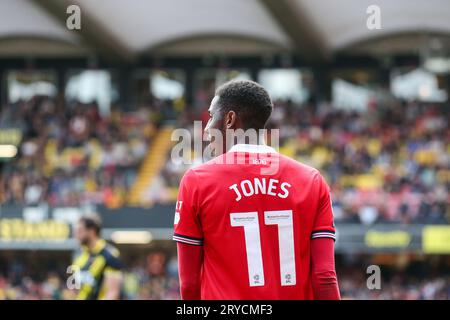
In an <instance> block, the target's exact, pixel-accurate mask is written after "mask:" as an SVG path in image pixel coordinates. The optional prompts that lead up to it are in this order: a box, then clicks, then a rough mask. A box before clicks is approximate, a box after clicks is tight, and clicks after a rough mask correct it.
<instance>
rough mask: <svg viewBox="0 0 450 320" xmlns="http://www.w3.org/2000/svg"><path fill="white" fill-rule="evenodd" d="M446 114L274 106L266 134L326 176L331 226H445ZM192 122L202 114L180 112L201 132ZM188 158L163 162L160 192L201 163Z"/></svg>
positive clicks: (449, 154) (437, 108)
mask: <svg viewBox="0 0 450 320" xmlns="http://www.w3.org/2000/svg"><path fill="white" fill-rule="evenodd" d="M449 114H450V113H449V108H448V105H441V104H439V105H433V104H424V103H417V102H409V103H407V102H402V101H398V100H394V101H391V102H390V103H383V104H380V105H378V104H376V103H372V104H371V105H370V106H369V108H368V110H367V111H366V112H354V111H349V110H342V109H337V108H334V107H333V106H331V105H328V104H319V105H316V104H305V105H296V104H293V103H289V102H281V101H278V102H276V103H275V108H274V111H273V114H272V116H271V118H270V120H269V123H268V129H274V128H279V129H280V131H279V136H280V141H279V146H280V148H279V151H280V152H281V153H283V154H285V155H288V156H290V157H292V158H295V159H297V160H298V161H300V162H302V163H305V164H308V165H311V166H313V167H315V168H317V169H319V170H320V171H321V173H322V174H323V175H324V176H325V178H326V180H327V181H328V183H329V185H330V187H331V195H332V200H333V210H334V215H335V219H336V220H337V221H344V222H354V223H363V224H373V223H376V222H385V223H386V222H397V223H436V224H439V223H449V221H450V206H449V205H448V204H449V203H450V201H449V200H450V199H449V192H448V190H449V186H450V130H449V127H448V123H449ZM195 119H197V120H201V121H202V122H203V126H204V125H205V124H206V122H207V119H208V116H207V115H205V114H204V113H202V114H200V115H196V116H195V115H190V117H189V116H186V115H185V117H184V118H181V119H180V123H179V126H182V127H187V128H189V129H190V130H191V132H192V134H193V135H194V134H197V135H199V134H201V133H200V132H195V131H194V128H193V126H192V121H193V120H195ZM189 123H191V125H189ZM189 157H190V159H191V163H190V164H183V163H181V162H180V163H175V162H173V161H168V162H167V164H166V166H165V168H164V169H163V170H162V172H161V179H162V180H163V181H164V185H165V186H166V189H165V190H166V192H168V193H170V194H172V195H176V192H174V189H176V187H177V186H178V184H179V181H180V179H181V177H182V175H183V174H184V172H185V171H186V170H187V169H188V168H189V167H191V166H195V165H197V164H199V163H201V161H202V155H201V154H200V155H199V154H195V152H194V151H193V154H192V155H189ZM163 190H164V189H163ZM175 191H176V190H175Z"/></svg>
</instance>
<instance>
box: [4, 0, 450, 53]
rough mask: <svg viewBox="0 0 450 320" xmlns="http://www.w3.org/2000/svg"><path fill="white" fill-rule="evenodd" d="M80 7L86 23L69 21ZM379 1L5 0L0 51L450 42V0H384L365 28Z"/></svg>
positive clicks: (250, 49)
mask: <svg viewBox="0 0 450 320" xmlns="http://www.w3.org/2000/svg"><path fill="white" fill-rule="evenodd" d="M71 4H77V5H79V6H80V8H81V22H82V28H81V30H80V31H69V30H68V29H67V28H66V26H65V21H66V19H67V17H68V14H67V13H66V8H67V7H68V6H69V5H71ZM372 4H374V1H372V0H339V1H330V0H148V1H144V0H108V1H105V0H71V1H68V0H2V1H0V55H3V56H5V55H13V56H18V55H24V56H29V55H31V54H32V55H36V56H38V55H47V56H48V55H58V56H65V55H71V56H73V55H86V54H88V53H90V52H102V53H104V54H106V55H109V56H114V57H115V58H118V59H122V60H124V61H127V60H128V61H132V60H133V59H134V58H136V57H138V56H140V55H145V54H148V53H157V54H165V55H173V54H177V55H183V54H184V55H199V54H205V53H208V52H213V53H222V54H248V53H264V52H267V53H270V52H293V51H295V52H299V53H300V54H302V55H303V56H304V57H305V58H307V59H316V60H321V59H326V58H328V57H330V56H332V55H333V54H335V53H337V52H342V51H346V52H364V53H369V54H377V53H378V54H380V53H387V52H404V51H408V52H411V51H416V52H417V51H418V50H420V45H421V43H422V41H424V40H423V39H424V37H426V36H427V35H433V37H438V39H440V40H439V41H443V42H444V43H446V42H448V36H447V35H448V34H450V19H449V18H448V17H450V1H448V0H427V1H423V0H396V1H392V0H377V1H376V4H377V5H378V6H379V7H380V9H381V26H382V28H381V29H380V30H369V29H368V28H367V27H366V20H367V18H368V14H367V13H366V10H367V7H368V6H370V5H372Z"/></svg>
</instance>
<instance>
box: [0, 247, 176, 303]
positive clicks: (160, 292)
mask: <svg viewBox="0 0 450 320" xmlns="http://www.w3.org/2000/svg"><path fill="white" fill-rule="evenodd" d="M143 256H145V255H143ZM45 262H46V263H47V265H46V266H45V267H44V266H42V267H41V268H40V267H37V268H33V267H32V266H31V265H30V263H29V262H25V261H23V260H21V259H18V258H17V257H16V259H14V261H13V262H10V263H5V264H4V265H3V266H2V268H0V300H73V299H75V298H76V291H75V290H73V289H69V288H68V286H67V279H68V274H66V273H64V271H65V270H66V267H67V264H68V261H65V260H64V259H58V261H54V262H55V264H54V265H52V266H50V265H48V262H49V259H46V260H45ZM64 262H66V264H64ZM126 265H127V268H126V269H125V270H123V271H124V272H123V285H122V295H121V299H125V300H174V299H179V298H180V294H179V284H178V264H177V259H176V256H173V255H170V254H168V253H166V252H162V251H155V252H152V253H149V254H148V255H147V256H146V259H145V260H144V261H135V262H130V261H129V262H128V263H126ZM1 269H3V270H1Z"/></svg>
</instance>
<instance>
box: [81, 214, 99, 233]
mask: <svg viewBox="0 0 450 320" xmlns="http://www.w3.org/2000/svg"><path fill="white" fill-rule="evenodd" d="M79 222H81V223H82V224H83V225H84V227H85V228H86V229H89V230H94V232H95V234H96V235H100V230H101V229H102V220H101V219H100V217H99V215H98V214H88V215H84V216H82V217H81V218H80V220H79Z"/></svg>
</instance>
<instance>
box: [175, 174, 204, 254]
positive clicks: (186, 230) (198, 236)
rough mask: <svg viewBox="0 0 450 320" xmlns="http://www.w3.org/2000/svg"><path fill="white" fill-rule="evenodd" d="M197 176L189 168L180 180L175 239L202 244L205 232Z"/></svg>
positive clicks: (192, 243) (176, 207)
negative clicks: (199, 208)
mask: <svg viewBox="0 0 450 320" xmlns="http://www.w3.org/2000/svg"><path fill="white" fill-rule="evenodd" d="M197 201H198V182H197V176H196V175H195V173H194V172H193V171H192V170H189V171H187V172H186V173H185V175H184V176H183V179H181V182H180V190H179V192H178V199H177V203H176V206H175V219H174V235H173V240H175V241H178V242H183V243H186V244H191V245H197V246H200V245H202V244H203V232H202V228H201V223H200V217H199V215H198V205H197Z"/></svg>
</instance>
